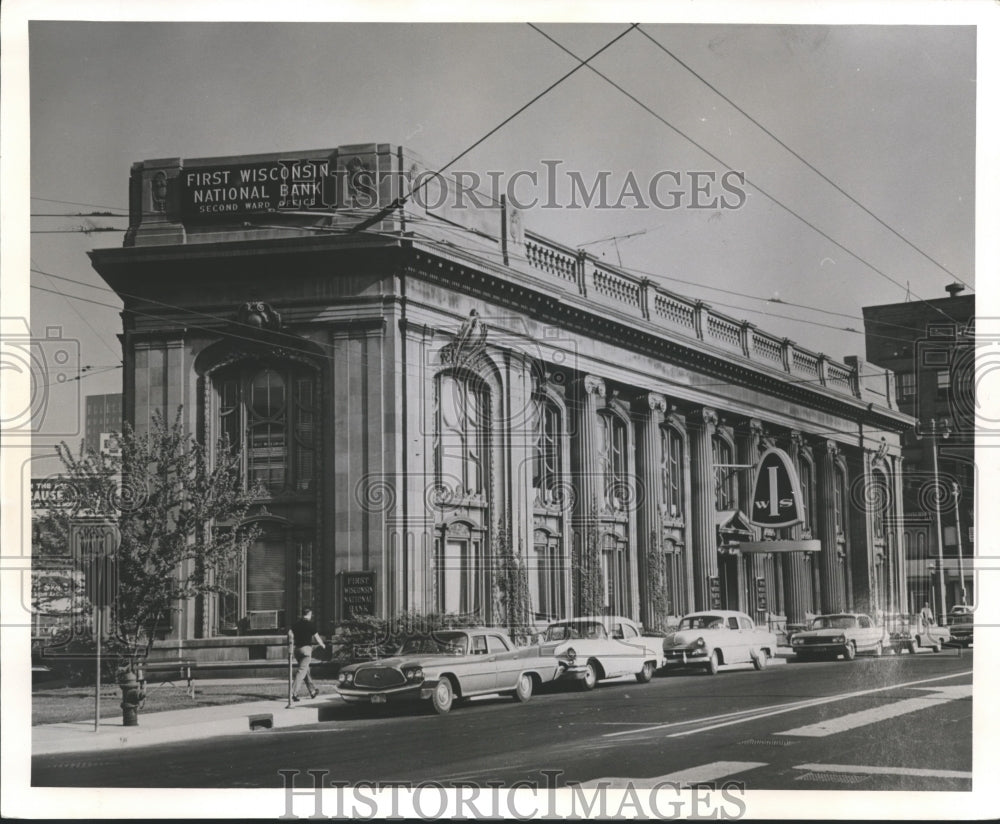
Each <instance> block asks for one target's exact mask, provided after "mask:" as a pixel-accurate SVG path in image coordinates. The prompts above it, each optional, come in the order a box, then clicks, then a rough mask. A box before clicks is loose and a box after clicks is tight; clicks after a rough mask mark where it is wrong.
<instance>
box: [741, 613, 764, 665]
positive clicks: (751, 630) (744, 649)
mask: <svg viewBox="0 0 1000 824" xmlns="http://www.w3.org/2000/svg"><path fill="white" fill-rule="evenodd" d="M738 620H739V624H740V660H741V661H752V660H753V658H754V655H755V654H756V650H757V646H758V645H759V643H760V635H759V634H758V633H757V628H756V627H755V626H754V624H753V621H751V620H750V616H749V615H740V616H739V619H738Z"/></svg>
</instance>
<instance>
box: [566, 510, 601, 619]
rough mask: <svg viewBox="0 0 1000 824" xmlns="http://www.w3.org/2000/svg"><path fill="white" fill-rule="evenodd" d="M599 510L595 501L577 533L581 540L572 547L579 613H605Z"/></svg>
mask: <svg viewBox="0 0 1000 824" xmlns="http://www.w3.org/2000/svg"><path fill="white" fill-rule="evenodd" d="M596 510H597V507H596V504H595V505H593V506H592V508H591V517H590V518H589V519H588V521H587V522H586V523H584V524H583V525H582V526H583V528H582V529H581V530H580V531H579V532H578V533H577V534H578V535H579V540H577V541H576V542H575V543H574V547H573V595H574V598H575V599H576V614H577V615H601V614H603V613H604V573H603V571H602V569H601V548H600V545H599V535H598V528H597V518H596V517H595V513H596Z"/></svg>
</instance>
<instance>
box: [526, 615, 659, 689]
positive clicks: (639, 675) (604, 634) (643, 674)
mask: <svg viewBox="0 0 1000 824" xmlns="http://www.w3.org/2000/svg"><path fill="white" fill-rule="evenodd" d="M661 641H662V639H660V638H647V637H644V636H643V635H642V634H641V632H640V630H639V627H638V626H637V625H636V623H635V622H634V621H630V620H629V619H628V618H622V617H620V616H616V615H598V616H590V617H583V618H570V619H566V620H564V621H556V622H554V623H552V624H549V627H548V629H546V631H545V636H544V637H543V639H542V641H541V645H542V650H543V654H546V653H547V654H551V655H554V656H555V657H556V659H557V661H558V663H559V674H558V676H557V679H559V680H564V681H576V682H577V683H578V684H579V686H580V687H581V688H582V689H585V690H592V689H593V688H594V687H595V686H596V685H597V682H598V681H602V680H604V679H606V678H617V677H619V676H621V675H634V676H635V680H636V681H638V682H639V683H640V684H645V683H647V682H648V681H650V680H651V679H652V677H653V673H654V672H656V670H657V669H659V667H660V665H661V663H662V653H661V652H660V643H661Z"/></svg>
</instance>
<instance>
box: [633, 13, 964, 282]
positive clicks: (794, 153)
mask: <svg viewBox="0 0 1000 824" xmlns="http://www.w3.org/2000/svg"><path fill="white" fill-rule="evenodd" d="M637 28H638V30H639V33H640V34H641V35H642V36H643V37H645V38H646V39H647V40H649V41H650V42H652V43H653V44H654V45H655V46H656V47H657V48H658V49H660V51H662V52H663V53H664V54H666V55H667V56H668V57H670V58H671V59H673V60H674V61H676V62H677V63H678V64H679V65H680V66H682V67H683V68H684V69H686V70H687V71H688V72H690V73H691V74H692V75H694V76H695V77H696V78H697V79H698V80H700V81H701V82H702V83H704V84H705V85H706V86H708V88H710V89H711V90H712V91H713V92H715V93H716V94H717V95H718V96H719V97H721V98H722V99H723V100H725V101H726V102H727V103H728V104H729V105H730V106H732V107H733V108H734V109H736V111H738V112H739V113H740V114H742V115H743V116H744V117H745V118H746V119H747V120H749V121H750V122H751V123H753V124H754V125H755V126H756V127H757V128H758V129H760V130H761V131H762V132H764V134H766V135H767V136H768V137H770V138H771V139H772V140H774V141H775V142H776V143H777V144H778V145H779V146H781V147H782V148H783V149H785V150H786V151H787V152H789V153H790V154H791V155H792V156H793V157H795V158H796V159H797V160H799V161H801V162H802V163H804V164H805V165H806V166H808V167H809V168H810V169H812V170H813V171H814V172H815V173H816V174H817V175H819V176H820V177H821V178H822V179H823V180H825V181H826V182H827V183H828V184H830V185H831V186H832V187H833V188H834V189H836V190H837V191H838V192H840V194H842V195H843V196H844V197H846V198H847V199H848V200H849V201H851V203H853V204H854V205H855V206H857V207H858V208H860V209H861V210H862V211H864V212H865V214H867V215H869V216H870V217H871V218H873V219H874V220H875V221H876V222H877V223H879V224H880V225H881V226H882V227H884V228H885V229H888V230H889V231H890V232H892V234H894V235H895V236H896V237H898V238H899V239H900V240H901V241H903V243H905V244H906V245H907V246H909V247H910V248H911V249H913V250H914V251H915V252H917V253H919V254H920V255H922V256H923V257H924V258H926V259H927V260H929V261H930V262H931V263H933V264H934V265H935V266H936V267H937V268H938V269H940V270H941V271H942V272H944V273H945V274H947V275H949V276H950V277H952V278H954V279H955V280H956V281H958V282H959V283H961V284H962V285H963V286H965V287H966V288H970V287H969V285H968V284H967V283H965V282H964V281H963V280H962V279H961V278H960V277H959V276H958V275H956V274H955V273H954V272H952V271H951V270H950V269H949V268H948V267H946V266H945V265H944V264H942V263H940V262H938V261H937V260H935V259H934V258H933V257H931V256H930V255H929V254H927V252H925V251H924V250H923V249H921V248H920V247H919V246H917V245H916V244H915V243H913V242H912V241H911V240H909V239H908V238H906V237H904V236H903V235H902V234H901V233H900V232H898V231H897V230H896V229H894V228H893V227H892V226H890V225H889V224H888V223H886V222H885V221H884V220H882V218H880V217H879V216H878V215H877V214H875V213H874V212H873V211H872V210H871V209H869V208H868V207H867V206H865V205H864V204H863V203H861V201H859V200H858V199H857V198H856V197H854V196H853V195H851V194H850V193H849V192H847V191H845V190H844V189H843V187H841V186H839V185H838V184H837V183H835V182H834V181H833V180H831V179H830V177H829V176H828V175H826V174H824V173H823V172H822V171H820V170H819V169H817V168H816V166H815V165H813V164H812V163H810V162H809V161H808V160H806V159H805V158H804V157H803V156H802V155H801V154H799V153H798V152H797V151H795V149H793V148H792V147H791V146H789V145H788V144H787V143H786V142H785V141H783V140H782V139H781V138H780V137H778V136H777V135H776V134H775V133H774V132H772V131H771V130H770V129H768V128H767V126H765V125H764V124H763V123H761V122H760V121H759V120H757V119H756V118H755V117H753V115H751V114H749V113H748V112H747V111H746V110H745V109H743V108H742V107H741V106H739V105H738V104H737V103H735V102H734V101H733V100H732V99H731V98H729V97H727V96H726V95H725V94H724V93H723V92H721V91H720V90H719V89H718V88H716V87H715V86H713V85H712V84H711V83H709V82H708V80H706V79H705V78H704V77H702V75H700V74H699V73H698V72H696V71H695V70H694V69H692V68H691V67H690V66H689V65H688V64H687V63H685V62H684V61H683V60H681V59H680V58H679V57H678V56H677V55H676V54H674V53H673V52H672V51H670V49H668V48H667V47H666V46H664V45H663V44H662V43H661V42H660V41H659V40H657V39H656V38H655V37H653V36H652V35H651V34H650V33H649V32H647V31H646V30H645V29H643V28H642V27H641V26H639V27H637Z"/></svg>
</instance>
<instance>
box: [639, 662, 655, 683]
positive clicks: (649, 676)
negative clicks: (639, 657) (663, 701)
mask: <svg viewBox="0 0 1000 824" xmlns="http://www.w3.org/2000/svg"><path fill="white" fill-rule="evenodd" d="M654 672H656V664H654V663H653V662H652V661H647V662H646V663H645V664H643V665H642V669H641V670H639V671H638V672H637V673H636V674H635V680H636V681H638V682H639V683H640V684H648V683H649V682H650V681H652V680H653V673H654Z"/></svg>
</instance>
